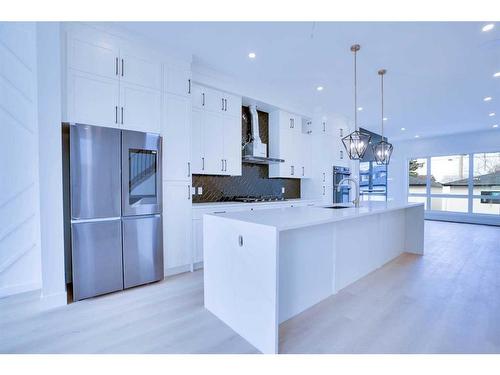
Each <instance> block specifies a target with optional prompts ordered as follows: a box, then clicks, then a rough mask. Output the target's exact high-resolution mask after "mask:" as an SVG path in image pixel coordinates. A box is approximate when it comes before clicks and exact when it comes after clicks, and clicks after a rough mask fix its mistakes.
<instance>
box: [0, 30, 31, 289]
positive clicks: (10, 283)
mask: <svg viewBox="0 0 500 375" xmlns="http://www.w3.org/2000/svg"><path fill="white" fill-rule="evenodd" d="M36 74H37V71H36V24H35V23H30V22H0V297H3V296H6V295H10V294H14V293H19V292H23V291H27V290H32V289H38V288H39V287H40V275H41V263H40V245H39V244H40V234H39V206H40V202H39V191H38V129H37V98H36V91H37V90H36Z"/></svg>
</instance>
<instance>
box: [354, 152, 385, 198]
mask: <svg viewBox="0 0 500 375" xmlns="http://www.w3.org/2000/svg"><path fill="white" fill-rule="evenodd" d="M359 187H360V195H361V199H362V200H364V201H366V200H374V201H385V200H387V166H386V165H378V164H377V163H376V162H374V161H368V162H360V163H359Z"/></svg>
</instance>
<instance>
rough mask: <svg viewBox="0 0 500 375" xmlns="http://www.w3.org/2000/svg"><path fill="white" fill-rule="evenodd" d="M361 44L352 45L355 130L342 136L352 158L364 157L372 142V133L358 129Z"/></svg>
mask: <svg viewBox="0 0 500 375" xmlns="http://www.w3.org/2000/svg"><path fill="white" fill-rule="evenodd" d="M360 48H361V46H360V45H359V44H354V45H353V46H351V51H352V52H353V53H354V131H353V132H352V133H351V134H348V135H347V136H345V137H344V138H342V143H343V144H344V147H345V149H346V151H347V155H349V159H351V160H360V159H363V156H364V155H365V152H366V149H367V147H368V145H369V143H370V139H371V135H369V134H366V133H363V132H361V131H360V130H359V129H358V102H357V100H358V95H357V70H356V69H357V66H356V54H357V52H358V51H359V50H360Z"/></svg>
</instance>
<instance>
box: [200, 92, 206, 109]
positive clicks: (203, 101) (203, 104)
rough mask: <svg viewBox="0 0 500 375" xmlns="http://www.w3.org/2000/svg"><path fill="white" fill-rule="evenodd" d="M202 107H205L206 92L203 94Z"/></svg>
mask: <svg viewBox="0 0 500 375" xmlns="http://www.w3.org/2000/svg"><path fill="white" fill-rule="evenodd" d="M201 105H202V106H203V107H204V106H205V93H204V92H203V93H202V94H201Z"/></svg>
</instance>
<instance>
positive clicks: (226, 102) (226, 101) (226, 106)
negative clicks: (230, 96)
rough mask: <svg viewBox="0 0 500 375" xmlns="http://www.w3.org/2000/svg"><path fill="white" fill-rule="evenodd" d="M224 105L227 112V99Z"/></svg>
mask: <svg viewBox="0 0 500 375" xmlns="http://www.w3.org/2000/svg"><path fill="white" fill-rule="evenodd" d="M224 103H225V109H224V110H225V111H226V112H227V99H224Z"/></svg>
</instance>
